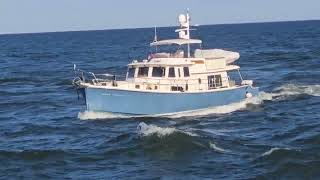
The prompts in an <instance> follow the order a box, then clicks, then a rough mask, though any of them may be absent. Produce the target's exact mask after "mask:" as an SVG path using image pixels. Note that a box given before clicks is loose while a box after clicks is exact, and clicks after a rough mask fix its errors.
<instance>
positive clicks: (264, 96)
mask: <svg viewBox="0 0 320 180" xmlns="http://www.w3.org/2000/svg"><path fill="white" fill-rule="evenodd" d="M264 100H272V95H271V94H270V93H265V92H260V93H259V94H258V95H257V96H254V97H251V98H247V99H244V100H242V101H240V102H237V103H232V104H228V105H223V106H217V107H212V108H207V109H201V110H194V111H185V112H178V113H174V114H168V115H166V117H168V118H181V117H188V116H206V115H210V114H228V113H231V112H234V111H238V110H241V109H245V108H246V107H247V104H257V105H258V104H261V103H262V102H263V101H264Z"/></svg>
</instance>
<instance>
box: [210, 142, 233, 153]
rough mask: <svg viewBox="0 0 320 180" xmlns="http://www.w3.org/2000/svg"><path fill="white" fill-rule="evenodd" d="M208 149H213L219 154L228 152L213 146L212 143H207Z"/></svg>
mask: <svg viewBox="0 0 320 180" xmlns="http://www.w3.org/2000/svg"><path fill="white" fill-rule="evenodd" d="M209 148H210V149H213V150H214V151H217V152H221V153H226V152H230V151H229V150H226V149H223V148H221V147H218V146H217V145H216V144H214V143H212V142H209Z"/></svg>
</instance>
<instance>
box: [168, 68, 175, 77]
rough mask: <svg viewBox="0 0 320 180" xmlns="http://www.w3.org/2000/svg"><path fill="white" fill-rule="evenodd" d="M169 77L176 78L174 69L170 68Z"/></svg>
mask: <svg viewBox="0 0 320 180" xmlns="http://www.w3.org/2000/svg"><path fill="white" fill-rule="evenodd" d="M168 77H176V74H175V72H174V67H170V68H169V75H168Z"/></svg>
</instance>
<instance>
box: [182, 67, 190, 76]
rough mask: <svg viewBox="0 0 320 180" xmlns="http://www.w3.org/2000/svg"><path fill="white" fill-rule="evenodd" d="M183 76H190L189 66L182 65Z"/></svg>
mask: <svg viewBox="0 0 320 180" xmlns="http://www.w3.org/2000/svg"><path fill="white" fill-rule="evenodd" d="M183 75H184V77H190V72H189V67H183Z"/></svg>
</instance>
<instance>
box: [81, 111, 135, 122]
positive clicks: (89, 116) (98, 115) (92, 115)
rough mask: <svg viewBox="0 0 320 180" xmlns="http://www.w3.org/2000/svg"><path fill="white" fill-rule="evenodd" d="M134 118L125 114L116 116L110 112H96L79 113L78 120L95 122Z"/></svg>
mask: <svg viewBox="0 0 320 180" xmlns="http://www.w3.org/2000/svg"><path fill="white" fill-rule="evenodd" d="M131 117H133V116H127V115H123V114H115V113H108V112H94V111H84V112H79V113H78V118H79V119H81V120H94V119H116V118H131Z"/></svg>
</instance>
